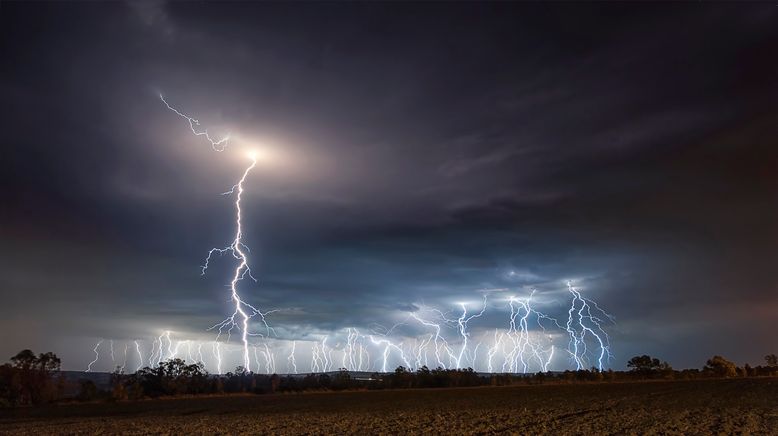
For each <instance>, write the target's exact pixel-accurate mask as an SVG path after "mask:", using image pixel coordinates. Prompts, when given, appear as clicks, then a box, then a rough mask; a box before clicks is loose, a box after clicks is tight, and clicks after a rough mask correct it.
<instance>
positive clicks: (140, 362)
mask: <svg viewBox="0 0 778 436" xmlns="http://www.w3.org/2000/svg"><path fill="white" fill-rule="evenodd" d="M134 342H135V351H136V352H137V353H138V367H137V368H135V371H136V372H137V371H140V368H141V367H142V366H143V353H141V352H140V344H139V343H138V341H137V340H136V341H134Z"/></svg>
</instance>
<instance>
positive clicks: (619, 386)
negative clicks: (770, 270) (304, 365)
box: [0, 378, 778, 435]
mask: <svg viewBox="0 0 778 436" xmlns="http://www.w3.org/2000/svg"><path fill="white" fill-rule="evenodd" d="M0 433H3V434H50V433H66V434H79V433H83V434H86V433H88V434H100V433H102V434H117V433H123V434H148V433H154V434H160V433H162V434H165V433H167V434H214V433H216V434H235V433H251V434H257V433H267V434H425V433H428V434H442V433H448V434H492V433H515V434H555V435H556V434H704V435H709V434H778V379H775V378H772V379H746V380H700V381H673V382H642V383H614V384H605V383H603V384H585V385H583V384H579V385H541V386H516V387H495V388H470V389H427V390H398V391H370V392H340V393H334V392H333V393H307V394H286V395H263V396H254V395H245V396H228V397H209V398H184V399H167V400H148V401H139V402H126V403H118V404H107V403H106V404H71V405H59V406H52V407H45V408H27V409H16V410H0Z"/></svg>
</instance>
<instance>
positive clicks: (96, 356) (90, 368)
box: [85, 339, 103, 372]
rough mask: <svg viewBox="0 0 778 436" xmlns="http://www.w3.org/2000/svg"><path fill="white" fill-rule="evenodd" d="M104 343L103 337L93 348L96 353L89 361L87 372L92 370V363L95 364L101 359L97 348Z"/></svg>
mask: <svg viewBox="0 0 778 436" xmlns="http://www.w3.org/2000/svg"><path fill="white" fill-rule="evenodd" d="M102 343H103V340H102V339H101V340H99V341H97V344H95V348H94V349H92V351H94V353H95V359H94V360H93V361H91V362H89V365H87V367H86V371H85V372H92V365H94V364H95V363H96V362H97V360H98V359H100V353H99V352H98V351H97V349H98V348H100V344H102Z"/></svg>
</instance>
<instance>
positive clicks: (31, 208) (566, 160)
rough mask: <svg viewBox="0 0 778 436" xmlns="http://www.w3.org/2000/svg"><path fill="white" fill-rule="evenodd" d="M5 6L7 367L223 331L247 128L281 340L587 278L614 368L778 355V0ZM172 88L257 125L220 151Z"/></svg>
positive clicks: (557, 300) (0, 234)
mask: <svg viewBox="0 0 778 436" xmlns="http://www.w3.org/2000/svg"><path fill="white" fill-rule="evenodd" d="M0 21H1V24H0V33H1V34H2V39H1V40H0V44H1V46H2V48H1V49H0V50H2V78H1V80H0V90H1V92H2V101H3V116H2V118H1V120H2V136H3V138H2V155H1V156H2V157H0V193H1V194H2V207H0V241H2V243H1V244H0V257H1V258H2V261H1V262H0V297H1V300H0V303H1V304H0V329H2V331H3V334H2V341H0V358H1V359H0V360H4V359H7V358H9V357H10V356H12V355H14V354H15V353H16V352H17V351H19V350H20V349H22V348H31V349H33V350H34V351H36V352H43V351H54V352H55V353H57V354H58V355H59V356H60V357H62V358H63V367H64V368H65V369H83V367H84V366H85V365H86V363H87V362H89V361H90V360H91V359H92V357H93V353H92V348H93V347H94V345H95V343H96V342H97V341H98V340H100V339H103V340H114V341H116V343H117V344H124V343H125V342H126V341H129V340H134V339H143V340H146V341H147V340H150V339H151V338H154V337H157V336H158V335H159V334H160V333H161V332H162V331H164V330H170V331H171V332H173V333H172V334H173V336H174V337H175V338H180V339H184V338H188V339H193V340H194V339H198V340H202V341H210V340H212V339H213V337H214V335H213V333H212V332H206V331H205V330H206V329H207V328H208V327H210V326H212V325H213V324H215V323H217V322H219V321H220V320H221V319H223V318H224V317H225V315H226V314H229V312H230V303H229V302H228V301H227V300H228V298H229V294H228V289H227V288H226V287H225V285H227V284H228V283H227V282H228V275H229V274H230V268H231V264H230V263H229V261H228V260H227V259H218V260H217V261H216V262H215V266H214V267H213V269H212V270H210V271H209V272H208V274H207V275H206V276H204V277H201V276H200V265H202V263H203V259H204V257H205V255H206V254H207V252H208V250H209V249H210V248H211V247H214V246H224V245H226V244H229V242H230V240H231V237H232V233H233V231H234V222H233V219H234V210H233V208H232V202H231V201H232V200H231V199H230V198H229V197H225V196H221V195H220V193H222V192H224V191H227V190H229V189H230V187H231V186H232V185H233V184H234V183H235V182H236V180H237V178H238V177H239V176H240V174H241V172H242V171H243V170H244V169H245V167H246V164H247V161H246V159H245V155H244V153H243V151H242V150H243V148H244V147H246V144H251V146H252V147H254V146H257V147H259V148H260V150H261V151H262V152H263V153H265V154H266V155H267V156H269V158H268V159H267V160H266V161H265V160H263V161H262V162H260V163H259V164H258V167H257V168H256V170H255V171H254V172H253V173H252V175H251V176H250V177H249V178H248V179H247V182H246V193H245V196H244V199H243V202H244V208H243V209H244V210H243V213H244V225H245V242H246V244H247V245H248V246H249V247H251V250H252V251H251V254H250V262H251V266H252V268H253V272H254V275H255V276H257V278H258V279H259V283H258V284H255V283H253V282H244V283H243V284H242V285H241V286H242V287H241V290H242V293H243V295H244V297H245V299H246V300H247V301H249V302H251V304H254V305H256V306H258V307H261V308H263V309H279V311H278V312H276V313H273V314H272V315H271V316H270V317H269V318H268V319H269V321H270V322H271V324H272V325H273V326H274V327H275V328H276V334H277V337H278V339H279V340H284V339H295V340H299V341H306V340H312V339H315V338H320V336H321V335H323V334H331V335H332V337H333V338H334V339H333V341H332V345H333V346H336V343H337V342H338V340H339V339H338V334H339V333H338V332H341V333H342V331H343V329H345V328H348V327H354V328H358V329H360V331H369V330H370V329H371V328H375V325H376V324H380V325H383V326H391V325H392V324H394V323H396V322H400V321H402V320H403V319H406V318H407V315H408V313H409V312H412V311H415V310H417V309H418V308H419V307H421V305H423V304H426V305H429V306H435V307H438V308H440V309H441V310H444V311H450V310H454V311H455V310H456V309H457V306H456V303H457V302H460V301H465V302H468V303H469V302H473V304H474V305H473V306H472V307H474V308H475V307H477V304H475V303H477V302H479V301H480V300H481V295H482V293H481V292H482V291H483V290H495V289H498V290H499V291H493V293H492V294H490V295H489V297H490V300H489V304H490V306H489V309H488V310H487V312H486V313H485V315H484V316H483V317H482V318H480V319H478V320H477V321H473V323H472V325H471V329H472V331H473V335H474V337H475V335H481V334H487V333H488V332H490V331H493V330H494V329H495V328H497V327H500V328H505V327H507V322H508V319H507V314H506V311H507V309H506V303H505V298H504V297H501V296H502V295H507V294H511V295H526V294H527V293H528V292H529V290H530V289H532V288H534V289H536V290H537V294H536V295H537V298H538V301H539V302H540V303H542V305H543V307H545V308H547V310H548V311H549V312H550V313H552V314H555V315H560V314H564V311H565V310H566V308H565V304H567V302H568V297H567V290H566V281H567V280H572V281H573V283H574V284H575V285H577V286H579V287H580V289H581V292H582V293H584V294H585V295H586V296H587V297H588V298H590V299H592V300H594V301H597V302H598V303H599V304H600V305H601V306H602V307H603V308H604V309H606V310H607V311H608V312H609V313H611V314H612V315H613V316H614V317H615V324H613V325H609V326H608V327H607V331H608V333H609V334H610V337H611V344H612V353H613V358H612V359H611V361H610V364H609V365H608V366H612V367H613V368H617V369H622V368H624V366H625V363H626V361H627V360H628V359H629V358H630V357H632V356H633V355H635V354H638V353H639V354H644V353H648V354H651V355H652V356H656V357H659V358H660V359H663V360H667V361H669V362H670V363H671V364H672V365H673V366H675V367H701V366H702V365H703V364H704V362H705V360H706V359H707V358H709V357H710V356H712V355H713V354H722V355H724V356H726V357H728V358H730V359H732V360H734V361H736V362H737V363H739V364H743V363H745V362H750V363H751V364H752V365H753V364H758V363H760V361H761V356H763V355H765V354H767V353H774V352H776V351H778V339H777V338H778V336H776V333H775V330H776V325H777V324H776V323H777V322H778V265H776V262H777V260H778V226H777V225H776V223H778V175H777V174H778V7H776V6H775V5H774V4H771V3H764V4H700V3H688V4H645V3H640V4H597V5H592V4H552V5H537V4H507V3H495V4H476V3H468V4H446V3H427V4H411V3H402V4H356V3H297V4H277V3H268V4H252V3H247V2H241V3H229V4H208V3H189V2H186V3H184V2H181V3H156V2H153V3H130V4H125V3H111V4H98V3H77V4H76V3H73V4H64V3H57V4H49V3H32V2H30V3H13V2H3V3H2V5H0ZM160 93H163V94H164V96H165V98H166V99H167V100H168V102H170V104H171V105H173V106H175V107H177V108H178V109H180V110H182V111H183V112H185V113H187V114H189V115H191V116H193V117H195V118H198V119H199V120H200V121H201V122H202V123H203V126H205V127H208V128H209V132H211V133H213V134H226V133H230V134H231V135H234V136H235V138H236V140H235V141H234V142H232V143H231V144H230V145H229V147H228V148H227V149H226V151H224V152H223V153H217V152H214V151H213V150H212V149H211V148H210V145H209V144H208V143H207V142H206V141H204V140H203V139H202V138H200V137H196V136H194V135H192V133H191V132H190V131H189V127H188V125H187V123H186V121H185V120H183V119H182V118H180V117H178V116H176V115H175V114H174V113H172V112H171V111H169V110H168V109H167V108H166V107H165V106H164V104H162V102H161V101H160V99H159V94H160ZM452 313H455V312H452ZM417 327H418V326H416V327H407V329H406V330H405V333H404V334H407V335H412V334H413V333H414V332H413V331H412V330H413V329H414V328H417ZM418 331H419V332H421V331H422V330H418ZM122 341H125V342H122ZM341 342H342V339H341ZM144 344H145V345H144V346H146V347H148V346H149V345H148V342H145V343H144ZM117 347H118V345H117ZM279 359H280V360H285V359H284V358H283V357H279ZM299 360H304V358H303V357H300V358H299ZM564 363H565V362H564V361H563V360H560V361H559V364H558V365H556V368H555V369H563V367H565V364H564ZM111 366H112V365H111V363H110V361H108V362H105V361H104V362H102V363H100V364H99V365H98V369H101V370H108V369H109V368H111ZM301 366H304V365H301Z"/></svg>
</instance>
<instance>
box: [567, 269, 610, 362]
mask: <svg viewBox="0 0 778 436" xmlns="http://www.w3.org/2000/svg"><path fill="white" fill-rule="evenodd" d="M567 290H568V292H570V294H571V295H572V296H573V301H572V303H571V304H570V309H569V310H568V318H567V324H566V328H565V329H566V330H567V332H568V333H569V335H570V349H571V350H570V354H571V356H572V358H573V360H574V362H575V365H576V369H579V370H580V369H584V367H585V363H586V360H585V359H586V357H585V355H586V352H587V346H586V335H587V334H589V335H590V336H592V337H594V340H595V342H597V344H598V345H599V348H600V352H599V354H598V356H597V367H598V369H599V370H600V371H602V369H603V365H604V361H605V360H607V359H608V358H610V356H611V354H610V339H609V337H608V334H607V333H606V332H605V330H604V329H603V327H602V324H603V323H604V322H605V321H604V320H603V319H601V318H599V317H598V316H596V315H594V314H593V313H592V307H594V312H595V313H596V314H599V316H604V317H606V318H608V320H609V321H610V322H613V316H611V315H610V314H608V313H607V312H605V311H604V310H603V309H601V308H600V306H598V305H597V303H595V302H594V301H591V300H589V299H587V298H584V297H583V296H581V293H580V291H578V290H577V289H576V288H575V287H574V286H573V285H572V283H571V282H567Z"/></svg>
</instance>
